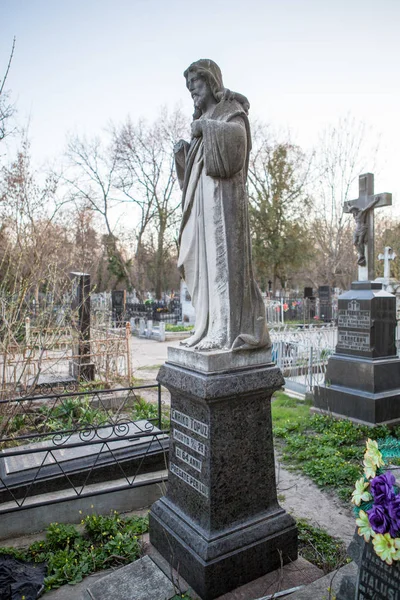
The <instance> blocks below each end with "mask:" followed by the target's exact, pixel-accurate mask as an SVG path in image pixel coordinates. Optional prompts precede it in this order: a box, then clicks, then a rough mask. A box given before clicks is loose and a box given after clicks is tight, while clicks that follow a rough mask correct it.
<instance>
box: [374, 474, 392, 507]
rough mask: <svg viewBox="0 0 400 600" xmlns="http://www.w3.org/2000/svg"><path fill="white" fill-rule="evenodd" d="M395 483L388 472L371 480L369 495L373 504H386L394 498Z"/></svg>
mask: <svg viewBox="0 0 400 600" xmlns="http://www.w3.org/2000/svg"><path fill="white" fill-rule="evenodd" d="M395 482H396V479H395V477H394V475H393V474H392V473H391V472H390V471H387V472H386V473H384V474H383V475H378V476H377V477H374V478H373V479H371V493H372V496H373V498H374V503H375V504H386V503H387V502H390V501H391V500H392V499H393V498H394V489H393V486H394V484H395Z"/></svg>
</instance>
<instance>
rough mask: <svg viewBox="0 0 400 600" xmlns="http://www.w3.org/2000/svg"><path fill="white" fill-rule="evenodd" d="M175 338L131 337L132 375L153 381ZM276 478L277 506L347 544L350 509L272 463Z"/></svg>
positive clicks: (165, 396)
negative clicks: (168, 339)
mask: <svg viewBox="0 0 400 600" xmlns="http://www.w3.org/2000/svg"><path fill="white" fill-rule="evenodd" d="M178 345H179V341H174V342H156V341H153V340H145V339H143V340H142V339H139V338H133V343H132V364H133V366H134V369H135V372H134V376H135V377H136V378H137V379H139V380H141V381H143V383H144V382H146V383H150V382H155V381H156V377H157V373H158V369H159V367H160V366H161V365H162V364H163V363H164V362H165V361H166V360H167V348H168V346H178ZM141 395H142V396H143V397H145V398H146V399H147V400H149V401H150V400H151V401H156V399H157V392H156V391H154V392H153V391H147V392H146V393H141ZM162 401H163V403H164V404H169V403H170V399H169V394H168V392H167V391H166V390H163V395H162ZM276 480H277V487H278V494H279V498H280V504H281V506H282V507H283V508H284V509H285V510H287V511H288V512H289V513H291V514H293V515H294V516H295V517H297V518H305V519H307V520H308V521H309V522H310V523H312V524H313V525H315V526H320V527H323V528H324V529H326V530H327V531H328V532H329V534H330V535H332V536H334V537H338V538H339V539H341V540H343V541H344V542H346V544H348V543H350V541H351V538H352V536H353V533H354V530H355V519H354V517H353V515H352V513H351V509H350V508H347V507H346V506H345V505H344V504H343V503H342V502H341V501H340V500H339V499H337V498H335V497H333V496H332V495H330V494H329V493H327V492H325V491H323V490H320V489H319V488H318V487H317V486H316V485H315V484H314V483H312V482H311V481H310V480H309V479H308V478H307V477H304V476H302V475H300V474H297V473H292V472H289V471H287V470H286V469H285V468H284V467H283V466H282V464H281V463H280V462H279V461H277V463H276Z"/></svg>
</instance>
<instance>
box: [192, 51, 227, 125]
mask: <svg viewBox="0 0 400 600" xmlns="http://www.w3.org/2000/svg"><path fill="white" fill-rule="evenodd" d="M183 75H184V77H185V79H186V87H187V88H188V90H189V92H190V93H191V95H192V98H193V103H194V108H195V112H194V118H195V119H198V118H199V116H200V115H201V113H202V111H203V108H204V106H205V105H206V104H207V103H208V100H209V99H210V98H212V99H213V100H214V102H216V103H217V102H220V100H221V99H222V97H223V95H224V84H223V82H222V73H221V69H220V68H219V66H218V65H217V64H216V63H215V62H214V61H213V60H209V59H207V58H201V59H200V60H197V61H196V62H194V63H192V64H191V65H190V66H189V67H188V68H187V69H186V71H185V72H184V74H183Z"/></svg>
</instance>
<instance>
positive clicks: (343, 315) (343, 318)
mask: <svg viewBox="0 0 400 600" xmlns="http://www.w3.org/2000/svg"><path fill="white" fill-rule="evenodd" d="M338 326H339V327H349V328H350V329H369V328H370V327H371V311H370V310H359V311H353V310H341V309H340V310H339V316H338Z"/></svg>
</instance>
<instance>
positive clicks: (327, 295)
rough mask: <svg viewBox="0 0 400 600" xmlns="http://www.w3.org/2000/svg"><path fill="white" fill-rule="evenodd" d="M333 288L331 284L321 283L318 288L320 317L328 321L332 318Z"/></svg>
mask: <svg viewBox="0 0 400 600" xmlns="http://www.w3.org/2000/svg"><path fill="white" fill-rule="evenodd" d="M331 293H332V289H331V287H330V286H329V285H320V286H319V288H318V298H319V317H320V319H321V320H322V321H325V322H326V323H327V322H329V321H331V320H332V298H331Z"/></svg>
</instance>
